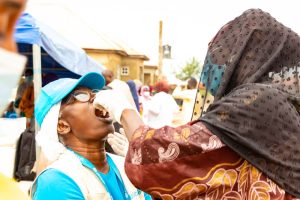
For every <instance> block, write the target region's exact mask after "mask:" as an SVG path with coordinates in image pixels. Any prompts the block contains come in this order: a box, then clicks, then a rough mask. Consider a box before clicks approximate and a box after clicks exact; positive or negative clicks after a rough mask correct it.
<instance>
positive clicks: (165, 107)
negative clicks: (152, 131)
mask: <svg viewBox="0 0 300 200" xmlns="http://www.w3.org/2000/svg"><path fill="white" fill-rule="evenodd" d="M154 89H155V95H154V96H153V97H152V98H151V100H150V101H149V104H148V105H147V109H144V110H143V119H144V122H145V124H147V125H148V126H150V127H152V128H160V127H162V126H165V125H168V126H172V121H173V119H174V114H175V113H177V112H179V106H178V105H177V103H176V101H175V99H174V98H173V97H172V95H170V94H168V92H169V85H168V83H167V82H165V81H159V82H157V83H156V84H155V86H154Z"/></svg>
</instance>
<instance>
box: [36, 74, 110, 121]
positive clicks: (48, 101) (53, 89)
mask: <svg viewBox="0 0 300 200" xmlns="http://www.w3.org/2000/svg"><path fill="white" fill-rule="evenodd" d="M104 85H105V79H104V77H103V76H102V75H101V74H99V73H96V72H90V73H87V74H85V75H83V76H82V77H80V79H72V78H61V79H58V80H55V81H53V82H51V83H49V84H47V85H45V86H44V87H43V88H42V90H41V93H40V96H39V97H38V100H37V102H36V104H35V108H34V112H35V118H36V121H37V122H38V124H39V126H41V124H42V122H43V120H44V118H45V116H46V114H47V113H48V111H49V110H50V109H51V107H52V106H53V105H55V104H57V103H58V102H60V101H61V100H62V99H63V98H65V97H66V96H67V95H68V94H69V93H71V92H72V91H73V90H74V89H75V88H76V87H77V86H83V87H87V88H89V89H92V90H94V89H98V90H100V89H102V88H103V86H104Z"/></svg>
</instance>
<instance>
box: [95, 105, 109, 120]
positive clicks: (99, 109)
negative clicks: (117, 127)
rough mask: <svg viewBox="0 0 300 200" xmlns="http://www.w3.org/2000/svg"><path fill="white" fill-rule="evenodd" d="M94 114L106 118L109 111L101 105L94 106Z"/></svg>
mask: <svg viewBox="0 0 300 200" xmlns="http://www.w3.org/2000/svg"><path fill="white" fill-rule="evenodd" d="M95 115H96V116H97V117H99V118H103V119H108V118H109V117H110V116H109V112H108V111H107V110H106V109H105V108H103V107H102V106H97V107H96V108H95Z"/></svg>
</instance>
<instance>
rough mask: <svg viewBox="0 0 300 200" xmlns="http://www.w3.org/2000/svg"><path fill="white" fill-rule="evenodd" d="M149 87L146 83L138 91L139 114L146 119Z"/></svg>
mask: <svg viewBox="0 0 300 200" xmlns="http://www.w3.org/2000/svg"><path fill="white" fill-rule="evenodd" d="M151 98H152V97H151V94H150V88H149V86H147V85H143V86H141V88H140V93H139V107H140V114H141V116H143V118H145V119H147V114H148V104H149V102H150V100H151Z"/></svg>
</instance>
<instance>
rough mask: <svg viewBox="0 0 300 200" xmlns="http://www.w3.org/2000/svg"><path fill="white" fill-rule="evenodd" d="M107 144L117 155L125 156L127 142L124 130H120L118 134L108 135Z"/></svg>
mask: <svg viewBox="0 0 300 200" xmlns="http://www.w3.org/2000/svg"><path fill="white" fill-rule="evenodd" d="M107 142H108V143H109V144H110V146H111V148H112V149H113V150H114V152H115V153H116V154H117V155H119V156H123V157H125V156H126V154H127V150H128V146H129V142H128V140H127V138H126V136H125V132H124V129H122V128H121V129H120V133H118V132H114V133H110V134H108V139H107Z"/></svg>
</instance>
